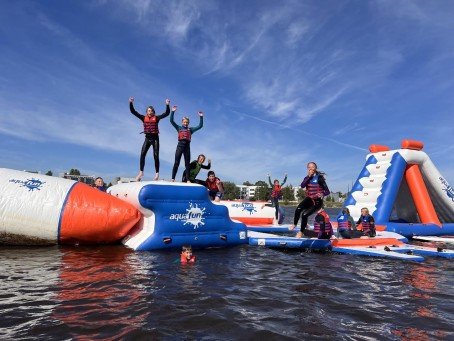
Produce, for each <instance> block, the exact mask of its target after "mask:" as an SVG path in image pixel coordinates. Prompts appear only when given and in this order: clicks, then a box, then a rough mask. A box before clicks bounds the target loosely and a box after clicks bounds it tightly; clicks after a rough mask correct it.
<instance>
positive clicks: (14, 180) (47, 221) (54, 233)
mask: <svg viewBox="0 0 454 341" xmlns="http://www.w3.org/2000/svg"><path fill="white" fill-rule="evenodd" d="M74 184H75V181H71V180H67V179H62V178H58V177H49V176H44V175H41V174H34V173H28V172H21V171H17V170H12V169H5V168H0V189H1V190H0V232H2V233H7V234H9V233H11V234H15V235H24V236H28V237H36V238H39V239H44V240H49V241H55V242H56V241H57V238H58V223H59V220H60V215H61V211H62V208H63V205H64V203H65V199H66V197H67V194H68V191H69V190H70V189H71V187H72V186H73V185H74ZM24 203H26V204H24Z"/></svg>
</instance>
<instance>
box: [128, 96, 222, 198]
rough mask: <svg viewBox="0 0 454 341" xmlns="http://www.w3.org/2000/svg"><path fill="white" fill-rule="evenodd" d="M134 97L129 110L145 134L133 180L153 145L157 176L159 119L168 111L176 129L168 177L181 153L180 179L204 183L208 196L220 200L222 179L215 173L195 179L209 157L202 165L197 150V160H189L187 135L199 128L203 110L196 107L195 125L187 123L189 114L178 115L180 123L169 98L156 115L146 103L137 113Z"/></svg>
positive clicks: (176, 168) (211, 172) (189, 149)
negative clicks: (164, 107) (176, 118)
mask: <svg viewBox="0 0 454 341" xmlns="http://www.w3.org/2000/svg"><path fill="white" fill-rule="evenodd" d="M133 103H134V97H130V98H129V110H130V112H131V114H133V115H134V116H136V117H137V118H138V119H140V120H141V121H142V123H143V134H145V140H144V142H143V145H142V150H141V152H140V169H139V174H138V175H137V176H136V180H137V181H140V180H141V179H142V177H143V175H144V168H145V158H146V156H147V153H148V150H149V149H150V147H151V146H153V157H154V166H155V171H156V174H155V176H154V180H158V179H159V167H160V163H159V121H160V120H162V119H163V118H166V117H167V116H169V115H170V123H171V124H172V126H173V127H174V128H175V130H176V131H177V133H178V144H177V148H176V151H175V162H174V164H173V168H172V181H175V177H176V175H177V172H178V167H179V166H180V161H181V157H182V156H183V157H184V165H185V170H184V173H183V177H182V181H183V182H184V181H186V182H192V183H198V184H201V185H203V186H206V187H207V189H208V193H209V196H210V199H211V200H215V201H220V200H221V198H222V197H223V194H224V186H223V184H222V181H221V180H220V179H219V178H217V177H216V174H215V173H214V171H209V172H208V177H207V179H206V180H205V181H202V180H199V179H197V178H196V177H197V175H198V174H199V172H200V170H201V169H210V168H211V160H208V165H206V166H205V165H204V164H203V163H204V162H205V155H203V154H200V155H199V156H198V158H197V160H194V161H192V162H191V163H190V162H189V161H190V159H191V137H192V135H193V134H194V133H195V132H196V131H197V130H199V129H201V128H202V127H203V112H201V111H199V112H198V115H199V124H198V125H197V126H196V127H189V118H188V117H187V116H184V117H183V118H182V119H181V125H178V124H177V123H175V120H174V115H175V112H176V111H177V106H176V105H174V106H172V110H170V100H169V99H166V101H165V103H166V109H165V111H164V112H163V113H162V114H160V115H156V112H155V109H154V107H153V106H148V107H147V110H146V114H145V115H142V114H140V113H138V112H137V111H136V110H135V108H134V105H133Z"/></svg>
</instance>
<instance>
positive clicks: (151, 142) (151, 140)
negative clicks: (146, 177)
mask: <svg viewBox="0 0 454 341" xmlns="http://www.w3.org/2000/svg"><path fill="white" fill-rule="evenodd" d="M151 146H153V157H154V169H155V170H156V173H159V136H158V135H156V136H153V135H152V136H146V137H145V141H143V145H142V151H141V152H140V170H141V171H142V172H143V170H144V168H145V157H146V156H147V153H148V149H150V147H151Z"/></svg>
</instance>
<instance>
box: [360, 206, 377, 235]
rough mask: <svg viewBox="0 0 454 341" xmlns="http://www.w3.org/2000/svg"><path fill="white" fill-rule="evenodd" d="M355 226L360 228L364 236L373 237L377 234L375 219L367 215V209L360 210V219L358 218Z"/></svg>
mask: <svg viewBox="0 0 454 341" xmlns="http://www.w3.org/2000/svg"><path fill="white" fill-rule="evenodd" d="M356 226H357V227H360V226H361V228H362V230H363V233H364V235H366V236H369V237H375V236H376V234H377V233H376V230H375V219H374V217H372V216H371V215H370V214H369V209H368V208H367V207H363V208H362V209H361V217H359V219H358V221H357V222H356Z"/></svg>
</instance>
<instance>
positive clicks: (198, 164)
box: [182, 154, 211, 186]
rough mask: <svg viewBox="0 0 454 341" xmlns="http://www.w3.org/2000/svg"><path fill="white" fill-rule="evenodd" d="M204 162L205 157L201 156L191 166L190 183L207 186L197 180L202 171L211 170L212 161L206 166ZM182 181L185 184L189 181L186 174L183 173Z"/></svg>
mask: <svg viewBox="0 0 454 341" xmlns="http://www.w3.org/2000/svg"><path fill="white" fill-rule="evenodd" d="M204 162H205V155H203V154H200V155H199V156H198V157H197V160H194V161H192V162H191V163H190V164H189V181H190V182H192V183H196V184H199V185H202V186H205V181H203V180H199V179H196V177H197V175H198V174H199V172H200V170H201V169H210V168H211V160H208V165H204V164H203V163H204ZM182 181H183V182H186V181H188V179H186V172H184V173H183V178H182Z"/></svg>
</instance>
